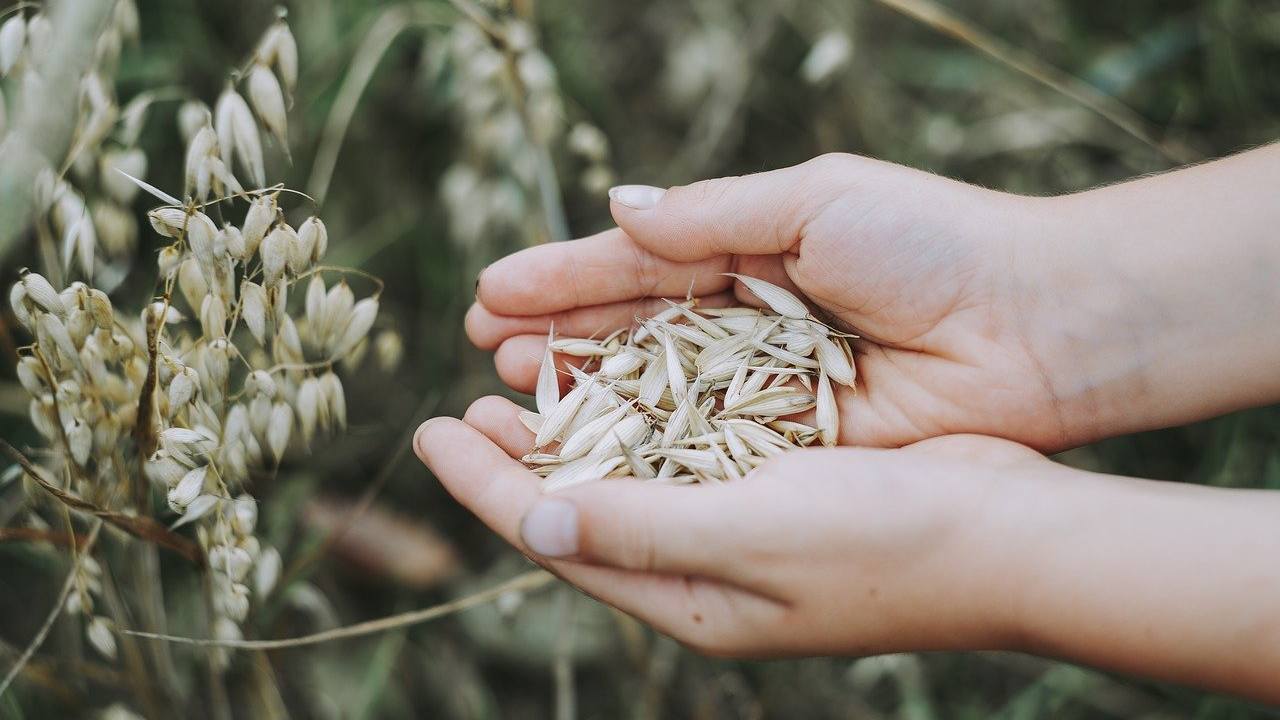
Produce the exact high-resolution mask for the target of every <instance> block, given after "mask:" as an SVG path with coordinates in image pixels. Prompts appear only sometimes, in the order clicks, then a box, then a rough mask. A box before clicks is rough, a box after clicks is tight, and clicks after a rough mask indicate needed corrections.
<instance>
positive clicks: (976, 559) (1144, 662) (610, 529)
mask: <svg viewBox="0 0 1280 720" xmlns="http://www.w3.org/2000/svg"><path fill="white" fill-rule="evenodd" d="M519 411H520V408H519V407H518V406H517V405H515V404H513V403H511V402H510V401H508V400H505V399H503V398H494V397H490V398H483V399H481V400H479V401H477V402H476V403H474V404H473V405H472V406H471V408H470V409H469V410H468V412H467V415H466V418H465V419H464V421H459V420H455V419H453V418H437V419H435V420H431V421H429V422H428V423H426V424H424V425H423V426H422V427H421V428H420V429H419V431H418V434H417V437H416V438H415V442H414V446H415V448H416V450H417V452H418V455H419V457H420V458H421V459H422V460H423V462H425V463H426V464H427V466H428V467H429V468H430V469H431V470H432V471H433V472H434V473H435V475H436V477H438V478H439V479H440V481H441V482H442V483H443V484H444V486H445V487H446V488H447V489H448V491H449V492H450V493H451V494H452V495H453V496H454V497H455V498H456V499H457V500H458V501H459V502H460V503H462V504H463V505H464V506H466V507H467V508H468V509H469V510H471V511H472V512H474V513H475V514H476V515H477V516H478V517H479V518H480V519H481V520H482V521H484V522H485V523H486V524H488V525H489V527H491V528H492V529H493V530H494V531H496V532H497V533H498V534H499V535H501V536H502V537H503V538H504V539H506V540H507V541H508V542H510V543H512V544H513V545H515V546H516V547H517V548H519V549H520V550H521V551H522V552H523V553H525V554H526V555H528V556H529V557H531V558H532V559H534V560H535V561H536V562H538V563H540V564H542V565H544V566H546V567H547V568H549V569H550V570H551V571H553V572H555V573H556V574H557V575H559V576H560V577H561V578H563V579H565V580H567V581H568V582H570V583H572V584H574V585H576V586H578V587H579V588H581V589H582V590H584V591H585V592H587V593H588V594H590V595H593V596H594V597H596V598H597V599H599V600H601V601H603V602H606V603H608V604H610V605H613V606H615V607H617V608H619V609H621V610H623V611H624V612H627V613H629V614H631V615H633V616H635V617H637V618H639V619H641V620H643V621H645V622H647V623H649V624H651V625H652V626H653V627H655V628H656V629H658V630H659V631H661V632H663V633H665V634H668V635H671V636H673V637H675V638H676V639H678V640H680V641H681V642H683V643H685V644H687V645H689V646H691V647H693V648H694V649H695V650H698V651H700V652H703V653H706V654H713V655H727V656H749V657H770V656H786V655H818V654H837V655H849V654H852V655H865V654H874V653H883V652H895V651H919V650H938V649H969V650H975V649H1004V650H1021V651H1028V652H1034V653H1039V654H1044V655H1050V656H1053V657H1061V658H1068V659H1072V660H1075V661H1078V662H1083V663H1086V664H1091V665H1098V666H1101V667H1106V668H1109V669H1113V670H1119V671H1123V672H1130V673H1136V674H1142V675H1147V676H1151V677H1156V678H1161V679H1165V680H1172V681H1176V682H1185V683H1192V684H1196V685H1200V686H1203V687H1208V688H1215V689H1219V690H1226V691H1230V692H1237V693H1241V694H1245V695H1249V696H1251V697H1255V698H1257V699H1259V700H1264V701H1268V702H1280V686H1277V685H1276V683H1275V682H1274V679H1275V678H1276V677H1277V676H1278V674H1280V621H1278V620H1277V618H1278V617H1280V616H1277V614H1276V612H1275V608H1276V607H1278V606H1280V574H1277V573H1276V572H1275V566H1274V562H1275V561H1274V558H1275V557H1277V556H1278V555H1280V529H1277V528H1280V525H1278V524H1277V523H1276V521H1275V519H1276V517H1280V495H1277V494H1276V493H1274V492H1269V491H1241V490H1223V489H1217V488H1204V487H1196V486H1190V485H1184V484H1180V483H1162V482H1152V481H1144V480H1135V479H1132V478H1118V477H1111V476H1106V475H1098V474H1095V473H1088V472H1083V471H1080V470H1074V469H1071V468H1067V467H1064V466H1061V465H1057V464H1055V463H1052V462H1050V461H1048V460H1047V459H1045V458H1044V457H1042V456H1040V455H1038V454H1037V453H1035V452H1033V451H1031V450H1029V449H1027V448H1025V447H1022V446H1019V445H1017V444H1014V443H1011V442H1007V441H1001V440H994V439H991V438H984V437H977V436H952V437H943V438H935V439H931V440H926V441H923V442H919V443H915V444H913V445H910V446H907V447H903V448H898V449H872V448H833V449H804V450H797V451H794V452H789V453H785V454H782V455H779V456H776V457H774V458H771V459H770V460H769V461H767V462H766V463H765V464H763V465H761V466H760V467H759V468H757V469H756V470H755V471H753V472H752V473H751V474H749V475H747V476H746V477H745V478H743V479H742V480H738V481H734V482H731V483H726V484H723V485H691V486H669V485H662V484H657V483H650V482H642V481H637V480H602V481H599V482H595V483H589V484H586V485H580V486H575V487H573V488H569V489H566V490H564V491H561V492H558V493H554V494H550V495H544V494H542V493H541V492H540V490H539V478H538V477H537V476H536V475H534V474H533V473H532V472H530V471H529V470H527V469H526V468H525V467H524V466H523V465H522V464H521V463H520V462H519V460H518V459H517V458H518V457H519V456H520V455H522V454H523V453H524V452H525V451H527V450H528V449H529V447H530V446H531V445H532V442H533V437H532V435H531V433H530V432H529V431H528V430H527V429H525V427H524V425H523V424H521V423H520V421H519V419H518V417H517V415H518V413H519Z"/></svg>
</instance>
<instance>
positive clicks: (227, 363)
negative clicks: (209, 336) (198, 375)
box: [204, 337, 231, 402]
mask: <svg viewBox="0 0 1280 720" xmlns="http://www.w3.org/2000/svg"><path fill="white" fill-rule="evenodd" d="M204 373H205V377H204V383H205V387H206V388H209V390H210V392H209V401H210V402H221V401H222V400H221V398H222V388H223V387H225V386H226V383H227V377H228V376H229V375H230V373H231V343H230V342H228V341H227V339H226V338H225V337H220V338H218V339H217V340H214V341H213V342H211V343H209V349H208V351H207V352H205V354H204ZM215 398H216V399H215Z"/></svg>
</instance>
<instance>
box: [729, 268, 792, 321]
mask: <svg viewBox="0 0 1280 720" xmlns="http://www.w3.org/2000/svg"><path fill="white" fill-rule="evenodd" d="M721 275H724V276H726V277H731V278H733V279H735V280H737V281H738V282H740V283H742V284H743V285H745V286H747V289H748V290H750V291H751V293H752V294H753V295H755V296H756V297H758V298H760V301H761V302H763V303H764V304H765V305H768V306H769V308H770V309H772V310H773V311H774V312H776V313H778V314H779V315H781V316H783V317H788V318H793V319H796V320H803V319H804V318H806V317H809V308H808V306H806V305H805V304H804V302H803V301H801V300H800V298H798V297H796V296H795V295H792V294H791V293H790V292H788V291H787V290H784V289H783V288H780V287H778V286H777V285H774V284H773V283H771V282H768V281H766V280H761V279H760V278H755V277H750V276H748V275H739V274H737V273H721Z"/></svg>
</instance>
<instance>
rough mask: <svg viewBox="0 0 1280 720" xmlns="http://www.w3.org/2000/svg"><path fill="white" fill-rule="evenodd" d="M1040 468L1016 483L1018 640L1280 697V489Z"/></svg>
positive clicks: (1067, 654)
mask: <svg viewBox="0 0 1280 720" xmlns="http://www.w3.org/2000/svg"><path fill="white" fill-rule="evenodd" d="M1048 474H1049V475H1063V476H1064V477H1044V478H1038V479H1036V480H1033V481H1030V482H1027V483H1024V484H1023V485H1021V487H1020V488H1014V489H1012V490H1011V495H1012V498H1013V499H1012V500H1011V505H1010V515H1009V517H1010V519H1011V521H1012V522H1013V523H1014V524H1015V525H1016V526H1017V527H1019V528H1021V530H1020V533H1021V536H1020V542H1022V543H1024V547H1025V548H1026V551H1027V552H1026V555H1025V557H1026V558H1027V560H1026V562H1025V563H1023V564H1022V565H1021V567H1020V568H1019V569H1018V571H1017V572H1018V574H1019V579H1020V580H1021V581H1022V586H1023V590H1022V591H1021V592H1020V593H1019V603H1018V604H1019V607H1020V611H1019V612H1018V613H1017V615H1018V616H1019V620H1018V621H1017V622H1018V629H1017V632H1016V633H1015V637H1018V638H1019V642H1020V643H1021V644H1022V645H1023V649H1025V650H1027V651H1029V652H1033V653H1037V654H1043V655H1050V656H1057V657H1063V658H1070V659H1073V660H1077V661H1080V662H1083V663H1087V664H1090V665H1096V666H1100V667H1105V668H1109V669H1113V670H1119V671H1123V672H1131V673H1135V674H1139V675H1146V676H1149V677H1155V678H1160V679H1165V680H1170V681H1174V682H1181V683H1187V684H1192V685H1197V686H1202V687H1209V688H1214V689H1219V690H1223V691H1228V692H1234V693H1239V694H1243V695H1248V696H1251V697H1255V698H1258V699H1261V700H1265V701H1269V702H1280V682H1277V678H1280V493H1274V492H1269V491H1262V490H1255V491H1248V490H1225V489H1214V488H1205V487H1201V486H1189V485H1181V484H1174V483H1164V482H1153V481H1146V480H1135V479H1131V478H1120V477H1114V476H1106V475H1097V474H1092V473H1083V472H1079V471H1075V470H1068V469H1066V468H1061V467H1055V468H1053V469H1052V470H1051V471H1050V473H1048ZM1067 475H1069V477H1067Z"/></svg>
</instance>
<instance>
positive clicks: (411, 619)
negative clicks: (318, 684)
mask: <svg viewBox="0 0 1280 720" xmlns="http://www.w3.org/2000/svg"><path fill="white" fill-rule="evenodd" d="M553 579H555V576H554V575H552V574H551V573H549V572H547V571H546V570H532V571H530V572H527V573H524V574H521V575H517V576H515V577H514V578H512V579H510V580H507V581H506V582H502V583H498V584H497V585H494V586H493V587H490V588H488V589H485V590H481V591H479V592H477V593H473V594H471V595H467V596H466V597H462V598H458V599H457V600H451V601H449V602H446V603H441V604H439V605H433V606H431V607H429V608H423V609H421V610H413V611H410V612H406V613H400V614H397V615H391V616H388V617H384V618H378V619H377V620H367V621H365V622H361V623H356V624H354V625H347V626H345V627H339V628H334V629H332V630H326V631H324V632H318V633H313V634H311V635H302V636H300V637H293V638H283V639H280V640H213V639H208V638H193V637H184V636H182V635H162V634H160V633H147V632H138V631H135V630H122V631H121V632H123V633H125V634H126V635H136V636H138V637H144V638H151V639H153V640H164V641H167V642H172V643H179V644H182V645H197V646H200V647H222V648H235V649H240V650H279V649H281V648H292V647H301V646H304V645H319V644H321V643H326V642H332V641H334V640H346V639H348V638H353V637H361V636H364V635H372V634H374V633H379V632H386V631H387V630H395V629H397V628H402V627H408V626H410V625H417V624H419V623H424V622H427V621H428V620H435V619H437V618H441V617H445V616H446V615H452V614H454V613H458V612H462V611H464V610H470V609H471V608H473V607H477V606H479V605H484V604H485V603H488V602H492V601H493V600H496V599H498V597H500V596H502V595H504V594H506V593H508V592H512V591H521V592H529V591H532V590H536V589H538V588H542V587H544V586H546V585H548V584H549V583H550V582H551V581H552V580H553Z"/></svg>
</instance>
